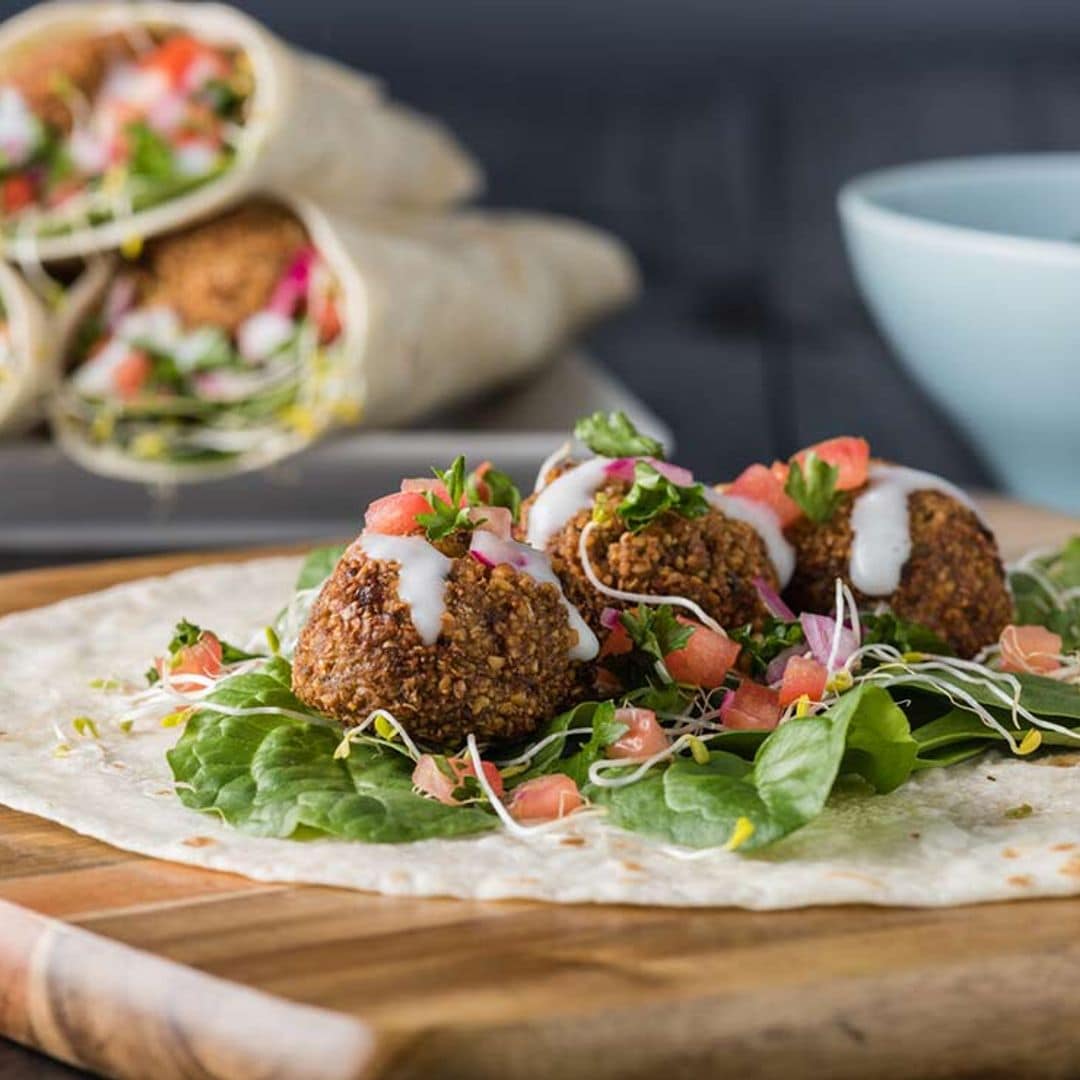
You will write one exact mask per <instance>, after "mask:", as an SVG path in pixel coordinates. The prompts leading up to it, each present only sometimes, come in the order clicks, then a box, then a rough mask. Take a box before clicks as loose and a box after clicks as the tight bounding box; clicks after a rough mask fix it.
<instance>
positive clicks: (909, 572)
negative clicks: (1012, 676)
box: [784, 488, 1012, 657]
mask: <svg viewBox="0 0 1080 1080" xmlns="http://www.w3.org/2000/svg"><path fill="white" fill-rule="evenodd" d="M864 490H865V488H859V489H857V490H855V491H852V492H850V493H848V494H845V495H844V496H843V498H842V500H841V501H840V503H839V504H838V506H837V509H836V511H835V512H834V514H833V515H832V517H831V518H830V519H829V520H828V521H826V522H823V523H821V524H815V523H814V522H812V521H810V520H808V519H807V518H802V519H800V520H799V521H798V522H796V523H795V524H794V525H792V526H791V527H790V528H789V529H788V530H787V533H786V535H787V538H788V540H789V541H790V542H791V543H792V544H793V545H794V547H795V553H796V564H795V573H794V576H793V577H792V579H791V582H790V584H789V585H788V587H787V589H786V591H785V594H784V595H785V598H786V600H787V602H788V604H790V606H791V607H792V608H793V609H794V610H795V611H814V612H821V613H826V614H827V613H830V612H832V611H833V610H835V603H836V601H835V587H836V586H835V583H836V579H837V578H838V577H839V578H842V579H843V580H844V581H845V582H847V583H848V584H849V585H850V584H851V579H850V572H849V564H850V560H851V545H852V537H853V530H852V526H851V513H852V508H853V506H854V503H855V500H856V499H857V498H858V497H859V495H860V494H861V492H862V491H864ZM908 517H909V526H910V530H911V554H910V556H909V557H908V560H907V562H906V563H905V564H904V568H903V571H902V574H901V578H900V587H899V588H898V589H897V590H896V591H895V592H894V593H892V594H891V595H889V596H867V595H866V594H864V593H861V592H859V591H858V590H856V589H855V588H854V586H852V592H853V593H854V595H855V599H856V601H857V603H858V605H859V607H860V608H866V609H872V608H874V607H875V606H876V605H877V604H879V603H882V602H884V603H885V604H886V605H888V607H889V608H891V609H892V610H893V612H895V613H896V615H898V616H899V617H900V618H902V619H907V620H909V621H911V622H917V623H921V624H922V625H923V626H926V627H928V628H929V629H931V630H933V631H934V632H935V633H936V634H937V635H938V636H939V637H941V638H942V639H943V640H944V641H946V642H947V643H948V644H949V645H950V646H951V647H952V648H953V649H954V650H955V652H956V653H957V654H958V655H959V656H962V657H971V656H974V655H975V654H976V653H977V652H978V651H979V650H980V649H981V648H983V646H985V645H989V644H991V643H992V642H994V641H996V640H997V639H998V637H999V635H1000V634H1001V631H1002V629H1004V627H1005V626H1006V625H1007V624H1008V622H1009V621H1010V620H1011V618H1012V599H1011V598H1010V596H1009V591H1008V586H1007V584H1006V577H1005V570H1004V567H1003V566H1002V563H1001V556H1000V554H999V553H998V548H997V542H996V540H995V539H994V536H993V534H992V533H991V532H990V531H989V530H988V529H987V528H986V527H985V526H984V525H983V524H982V522H981V521H980V520H979V518H978V517H977V516H976V514H975V513H973V512H972V510H971V509H970V508H968V507H967V506H965V505H964V504H963V503H962V502H960V501H959V500H957V499H955V498H954V497H953V496H951V495H948V494H946V493H945V492H942V491H934V490H926V491H917V492H915V493H914V494H912V495H911V496H910V497H909V498H908Z"/></svg>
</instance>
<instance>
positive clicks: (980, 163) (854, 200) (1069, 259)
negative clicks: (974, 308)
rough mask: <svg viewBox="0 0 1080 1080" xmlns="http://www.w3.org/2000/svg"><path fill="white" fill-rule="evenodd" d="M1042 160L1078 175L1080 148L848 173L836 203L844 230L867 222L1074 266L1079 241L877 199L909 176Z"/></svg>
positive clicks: (983, 170) (988, 170) (979, 171)
mask: <svg viewBox="0 0 1080 1080" xmlns="http://www.w3.org/2000/svg"><path fill="white" fill-rule="evenodd" d="M1047 165H1050V166H1056V167H1057V168H1064V167H1066V166H1072V167H1073V168H1075V170H1076V172H1077V179H1078V180H1080V153H1072V152H1069V151H1060V152H1045V153H1024V154H980V155H972V156H969V157H948V158H931V159H928V160H925V161H915V162H909V163H907V164H903V165H892V166H888V167H886V168H882V169H873V170H871V171H869V172H865V173H860V174H859V175H857V176H854V177H852V178H851V179H850V180H847V181H845V183H844V184H842V185H841V187H840V189H839V191H838V192H837V195H836V208H837V212H838V214H839V216H840V220H841V223H842V224H843V225H844V227H845V231H846V230H847V229H849V228H850V227H853V226H855V225H856V224H860V225H870V226H873V227H878V228H883V229H885V230H887V231H892V232H905V233H909V234H912V235H915V236H920V237H921V238H923V239H925V240H933V241H938V242H942V241H944V242H949V243H953V244H955V245H958V246H963V247H968V248H974V249H976V250H980V251H983V252H985V253H986V254H996V255H1002V256H1017V255H1020V256H1027V257H1034V258H1042V259H1047V260H1050V261H1052V262H1060V263H1069V264H1078V265H1080V244H1073V243H1069V242H1068V241H1066V240H1050V239H1046V238H1042V237H1035V236H1022V235H1017V234H1014V233H1005V232H995V231H994V230H992V229H982V228H977V227H975V226H972V225H954V224H950V223H947V222H943V221H936V220H934V219H932V218H927V217H922V216H920V215H919V214H915V213H911V212H908V211H904V210H896V209H894V208H892V207H887V206H883V205H882V204H881V203H880V202H878V201H877V199H878V198H879V197H880V195H881V194H882V193H883V192H884V191H886V190H898V189H899V188H901V187H903V186H904V185H906V184H907V183H908V182H909V181H912V180H919V179H924V178H927V177H933V176H934V175H935V174H949V173H957V172H959V173H969V174H972V175H973V177H977V178H982V177H985V176H987V175H993V174H994V173H1001V172H1005V171H1008V170H1012V169H1030V168H1032V167H1033V166H1047Z"/></svg>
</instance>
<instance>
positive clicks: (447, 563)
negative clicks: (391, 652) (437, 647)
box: [356, 532, 453, 645]
mask: <svg viewBox="0 0 1080 1080" xmlns="http://www.w3.org/2000/svg"><path fill="white" fill-rule="evenodd" d="M356 542H357V544H359V545H360V549H361V551H363V552H364V554H365V555H367V557H368V558H369V559H379V560H381V561H383V562H396V563H397V564H398V596H399V597H400V598H401V599H402V600H403V601H404V602H405V603H406V604H408V605H409V609H410V611H411V612H412V621H413V626H415V627H416V632H417V633H418V634H419V635H420V640H421V641H422V642H423V643H424V644H425V645H434V644H435V642H436V640H437V639H438V637H439V631H440V629H441V628H442V617H443V611H444V610H445V609H446V578H447V576H448V575H449V573H450V567H451V566H452V565H453V564H452V562H451V560H450V559H448V558H447V557H446V556H445V555H444V554H443V553H442V552H441V551H439V550H437V549H436V548H433V547H432V546H431V544H429V543H428V542H427V540H425V539H424V537H422V536H386V535H383V534H382V533H367V532H365V533H362V534H361V535H360V538H359V539H358V540H357V541H356Z"/></svg>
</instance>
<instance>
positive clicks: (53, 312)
mask: <svg viewBox="0 0 1080 1080" xmlns="http://www.w3.org/2000/svg"><path fill="white" fill-rule="evenodd" d="M110 265H111V263H110V261H109V260H108V259H104V258H103V259H94V260H93V261H91V262H90V263H88V264H87V265H86V266H85V267H84V268H83V270H82V272H81V273H80V274H79V275H78V277H77V278H76V279H75V280H74V281H73V282H72V283H71V285H70V286H69V287H68V288H67V289H66V290H63V291H62V295H61V296H60V298H59V300H58V301H57V302H56V303H54V304H52V305H50V304H49V303H48V302H47V301H46V300H44V299H43V297H42V293H43V292H44V291H45V290H46V289H48V290H61V288H62V287H61V286H60V284H59V282H56V281H54V280H53V279H51V278H48V277H45V276H42V277H41V279H40V280H39V281H38V282H36V283H34V282H32V281H31V280H30V279H28V278H27V277H26V276H25V275H24V274H23V273H22V272H21V271H20V270H19V269H18V268H17V267H15V266H11V265H9V264H8V263H4V262H0V303H2V304H3V308H4V311H5V312H6V314H7V319H8V325H9V326H10V328H11V334H12V342H13V345H14V353H15V365H14V367H13V368H11V369H9V370H7V371H6V372H5V373H3V377H2V378H0V437H5V436H13V435H18V434H20V433H21V432H24V431H26V429H27V428H29V427H31V426H32V425H33V424H35V423H37V422H38V421H39V420H41V419H42V418H43V417H44V416H45V411H46V409H45V404H46V399H47V397H48V395H49V394H50V393H51V392H52V391H53V390H54V389H55V388H56V385H57V382H58V381H59V377H60V371H61V355H60V354H61V351H62V343H63V342H64V341H66V340H67V339H69V338H70V336H71V334H72V332H73V330H74V327H75V325H76V323H77V321H78V318H79V315H80V313H82V312H85V310H86V306H87V304H88V303H89V302H90V301H91V300H92V298H93V297H95V296H97V295H99V294H100V291H101V289H102V288H103V287H104V285H105V283H106V281H107V280H108V274H109V267H110ZM35 284H37V286H38V287H37V288H35Z"/></svg>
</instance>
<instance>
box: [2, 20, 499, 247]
mask: <svg viewBox="0 0 1080 1080" xmlns="http://www.w3.org/2000/svg"><path fill="white" fill-rule="evenodd" d="M133 25H134V26H137V25H143V26H152V25H166V26H175V27H179V28H182V29H189V30H190V31H191V32H192V33H193V34H195V35H196V36H197V37H199V38H201V39H203V40H207V41H212V42H218V43H221V44H224V45H234V46H239V47H240V48H242V49H244V50H245V51H246V53H247V55H248V56H249V57H250V59H251V63H252V67H253V69H254V91H253V95H252V100H251V109H250V116H249V119H248V121H247V123H246V124H245V125H244V135H243V138H242V140H241V144H240V147H239V150H238V154H237V158H236V160H235V161H234V162H233V164H232V166H231V167H230V168H229V169H228V171H227V172H225V173H224V174H223V175H222V176H220V177H219V178H217V179H215V180H211V181H209V182H208V183H206V184H204V185H202V186H201V187H199V188H196V189H195V190H193V191H191V192H189V193H188V194H186V195H182V196H180V197H178V198H175V199H171V200H168V201H166V202H164V203H161V204H159V205H157V206H154V207H151V208H150V209H147V210H144V211H140V212H139V213H136V214H133V215H129V216H128V217H125V218H123V219H120V220H116V221H111V222H108V223H105V224H102V225H98V226H93V227H86V228H81V229H75V230H73V231H71V232H67V233H64V234H63V235H58V236H48V237H35V236H34V235H32V234H31V233H30V232H29V231H27V232H26V233H25V234H21V235H18V236H16V237H14V238H12V239H11V240H9V242H8V248H9V250H8V255H9V256H10V257H12V258H15V259H16V260H18V261H21V262H35V261H49V260H58V259H67V258H73V257H83V256H86V255H89V254H91V253H93V252H101V251H107V250H110V249H114V248H118V247H120V246H121V245H123V244H124V243H125V242H126V241H131V240H132V239H145V238H147V237H150V236H155V235H157V234H158V233H162V232H166V231H168V230H170V229H175V228H178V227H180V226H182V225H184V224H187V223H189V222H191V221H194V220H197V219H199V218H202V217H207V216H209V215H211V214H213V213H214V212H216V211H220V210H222V209H224V208H225V207H226V206H228V205H230V204H232V203H234V202H236V201H238V200H239V199H241V198H243V197H244V196H245V195H249V194H251V193H252V192H253V191H256V190H258V189H263V188H270V189H274V188H280V189H281V190H288V191H292V192H296V193H298V194H300V195H304V196H306V197H309V198H313V199H319V200H322V201H326V202H329V203H331V204H333V205H335V206H338V207H339V208H342V209H344V210H349V211H353V212H356V211H359V210H361V209H363V208H365V207H370V206H373V205H382V204H386V203H393V204H395V205H400V206H408V207H437V206H445V205H449V204H451V203H454V202H458V201H461V200H464V199H467V198H469V197H471V196H472V195H475V194H476V193H477V191H478V190H479V188H480V187H481V186H482V179H481V173H480V170H479V168H478V166H477V165H476V163H475V162H474V161H473V160H472V158H471V157H470V156H469V155H468V154H467V153H466V151H465V150H464V149H463V148H462V147H461V146H460V145H459V144H458V143H457V142H456V141H455V140H454V138H453V137H452V136H451V135H450V134H449V133H448V132H447V131H446V130H445V129H444V128H443V127H442V126H441V125H440V124H438V123H437V122H436V121H434V120H431V119H428V118H426V117H423V116H421V115H419V114H417V113H413V112H411V111H409V110H407V109H404V108H401V107H398V106H393V105H390V104H387V103H385V102H383V101H382V100H381V97H380V93H379V88H378V84H377V83H375V82H374V81H372V80H371V79H368V78H365V77H364V76H361V75H358V74H356V73H354V72H353V71H351V70H350V69H348V68H346V67H344V66H342V65H340V64H337V63H334V62H333V61H330V60H325V59H322V58H320V57H314V56H310V55H306V54H303V53H300V52H298V51H297V50H295V49H292V48H290V47H289V46H288V45H286V44H285V43H284V42H282V41H280V40H279V39H278V38H276V37H275V36H274V35H273V34H271V33H270V32H269V31H268V30H267V29H266V28H265V27H264V26H262V25H261V24H260V23H258V22H257V21H255V20H254V19H252V18H251V17H250V16H248V15H245V14H244V13H243V12H241V11H239V10H238V9H236V8H232V7H227V6H225V5H220V4H210V3H206V4H203V3H186V4H185V3H170V2H168V0H149V2H144V0H135V2H125V0H103V2H87V3H47V4H39V5H37V6H35V7H32V8H30V9H29V10H27V11H25V12H23V13H22V14H21V15H19V16H17V17H15V18H13V19H10V20H8V21H7V22H5V23H4V24H3V26H2V27H0V70H2V68H3V65H4V63H5V58H6V57H10V56H13V55H15V54H17V53H18V52H19V51H21V50H24V49H25V48H26V47H27V46H28V45H32V44H33V43H34V42H35V41H37V40H40V39H43V38H49V37H54V36H56V35H59V34H68V33H71V32H73V31H74V32H82V31H86V32H88V33H92V32H100V31H108V30H115V29H118V28H119V29H123V28H124V27H125V26H133Z"/></svg>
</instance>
